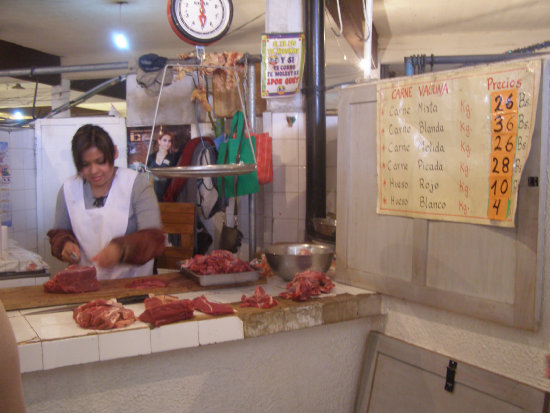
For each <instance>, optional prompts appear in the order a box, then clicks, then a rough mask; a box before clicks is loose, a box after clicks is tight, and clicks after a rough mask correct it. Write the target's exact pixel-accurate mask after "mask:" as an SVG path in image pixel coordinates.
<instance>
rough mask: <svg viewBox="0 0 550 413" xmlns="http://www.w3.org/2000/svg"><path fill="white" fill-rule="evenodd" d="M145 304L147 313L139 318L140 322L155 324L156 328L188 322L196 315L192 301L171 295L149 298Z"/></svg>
mask: <svg viewBox="0 0 550 413" xmlns="http://www.w3.org/2000/svg"><path fill="white" fill-rule="evenodd" d="M144 304H145V311H144V312H143V313H141V314H140V316H139V317H138V318H139V320H140V321H143V322H144V323H150V324H153V325H154V326H155V327H160V326H162V325H165V324H170V323H174V322H176V321H181V320H187V319H189V318H191V317H193V315H194V314H193V309H194V308H193V303H192V302H191V300H180V299H178V298H177V297H174V296H170V295H161V296H154V297H151V298H147V299H146V300H145V301H144Z"/></svg>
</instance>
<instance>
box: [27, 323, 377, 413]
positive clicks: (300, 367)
mask: <svg viewBox="0 0 550 413" xmlns="http://www.w3.org/2000/svg"><path fill="white" fill-rule="evenodd" d="M380 321H381V319H380V318H378V317H372V318H366V319H359V320H354V321H348V322H344V323H335V324H329V325H325V326H320V327H313V328H307V329H304V330H299V331H294V332H287V333H278V334H274V335H271V336H265V337H259V338H254V339H245V340H238V341H234V342H227V343H222V344H211V345H208V346H202V347H197V348H193V349H186V350H178V351H169V352H166V353H158V354H153V355H149V356H142V357H132V358H127V359H120V360H113V361H102V362H97V363H90V364H86V365H81V366H71V367H63V368H59V369H54V370H48V371H43V372H36V373H25V374H23V390H24V394H25V401H26V404H27V409H28V411H29V413H42V412H80V413H86V412H93V413H95V412H107V411H108V412H115V413H116V412H132V413H140V412H193V413H195V412H205V413H206V412H208V413H210V412H222V411H223V412H235V413H241V412H251V413H252V412H254V413H255V412H258V413H259V412H261V413H292V412H316V413H323V412H326V413H351V412H353V411H354V406H355V396H356V393H357V388H358V384H359V377H360V373H361V368H362V364H361V360H362V358H363V353H364V351H365V344H366V338H367V334H368V332H369V331H370V329H375V328H376V327H377V326H378V325H379V323H380Z"/></svg>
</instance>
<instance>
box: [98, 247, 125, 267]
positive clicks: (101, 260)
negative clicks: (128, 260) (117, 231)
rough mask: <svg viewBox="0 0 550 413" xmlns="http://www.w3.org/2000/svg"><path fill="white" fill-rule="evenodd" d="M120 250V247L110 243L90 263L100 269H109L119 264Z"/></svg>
mask: <svg viewBox="0 0 550 413" xmlns="http://www.w3.org/2000/svg"><path fill="white" fill-rule="evenodd" d="M121 258H122V248H121V246H120V245H118V244H116V243H114V242H110V243H108V244H107V245H106V246H105V248H103V249H102V250H101V251H99V253H98V254H97V255H96V256H95V257H93V258H92V261H93V262H94V263H96V264H97V265H98V266H99V267H102V268H111V267H114V266H115V265H117V264H118V263H120V259H121Z"/></svg>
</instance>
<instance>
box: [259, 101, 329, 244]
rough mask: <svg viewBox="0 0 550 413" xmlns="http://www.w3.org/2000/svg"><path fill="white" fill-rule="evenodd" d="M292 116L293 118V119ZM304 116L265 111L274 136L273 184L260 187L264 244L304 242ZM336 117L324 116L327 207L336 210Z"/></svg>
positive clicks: (267, 128)
mask: <svg viewBox="0 0 550 413" xmlns="http://www.w3.org/2000/svg"><path fill="white" fill-rule="evenodd" d="M292 119H294V121H292ZM305 122H306V115H305V113H301V112H273V113H272V112H264V114H263V125H264V129H263V130H264V131H266V132H269V134H270V136H271V137H272V138H273V183H271V184H267V185H264V186H263V189H264V193H263V197H264V199H263V201H264V213H265V215H264V234H263V239H264V242H265V245H269V244H271V243H274V242H304V241H305V240H306V237H305V217H306V163H307V162H306V123H305ZM337 134H338V117H337V116H327V117H326V209H327V211H326V212H327V213H328V212H333V213H336V159H337V156H336V155H337V152H336V147H337V145H336V139H337Z"/></svg>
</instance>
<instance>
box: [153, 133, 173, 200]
mask: <svg viewBox="0 0 550 413" xmlns="http://www.w3.org/2000/svg"><path fill="white" fill-rule="evenodd" d="M177 162H178V154H177V153H176V149H175V147H174V134H173V133H172V132H161V134H160V137H159V139H158V140H157V141H155V145H154V147H153V153H152V154H150V155H149V158H148V159H147V166H148V167H149V168H166V167H169V166H176V164H177ZM169 184H170V179H169V178H160V177H156V176H154V186H155V194H156V195H157V200H158V201H162V196H163V195H164V192H165V191H166V188H168V185H169Z"/></svg>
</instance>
